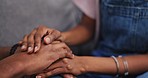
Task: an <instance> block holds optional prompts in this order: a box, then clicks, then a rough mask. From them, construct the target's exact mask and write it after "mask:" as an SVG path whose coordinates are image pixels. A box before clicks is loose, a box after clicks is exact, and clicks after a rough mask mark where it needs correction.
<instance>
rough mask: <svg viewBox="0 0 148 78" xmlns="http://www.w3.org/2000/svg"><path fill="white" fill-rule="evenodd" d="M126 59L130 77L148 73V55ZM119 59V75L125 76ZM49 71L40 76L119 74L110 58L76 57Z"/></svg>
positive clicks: (53, 66)
mask: <svg viewBox="0 0 148 78" xmlns="http://www.w3.org/2000/svg"><path fill="white" fill-rule="evenodd" d="M124 58H125V59H126V60H127V62H128V71H129V75H134V74H140V73H144V72H147V71H148V67H147V66H148V60H147V59H148V54H145V55H133V56H126V57H124ZM117 59H118V61H119V65H120V66H119V73H120V74H124V73H125V68H124V65H123V61H122V60H121V58H117ZM86 60H87V62H86ZM137 62H138V63H137ZM60 67H61V68H60ZM48 71H49V72H47V73H42V74H40V76H43V77H46V76H51V75H54V74H61V73H71V74H73V75H80V74H82V73H87V72H91V73H98V74H111V75H115V74H117V67H116V63H115V62H114V60H113V59H112V58H110V57H89V56H75V58H74V59H63V60H61V61H59V62H57V63H55V64H53V65H52V66H50V67H49V68H48ZM45 74H46V76H45Z"/></svg>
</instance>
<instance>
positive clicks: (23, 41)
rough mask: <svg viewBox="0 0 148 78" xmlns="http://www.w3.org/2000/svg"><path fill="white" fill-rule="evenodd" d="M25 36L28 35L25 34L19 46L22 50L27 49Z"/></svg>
mask: <svg viewBox="0 0 148 78" xmlns="http://www.w3.org/2000/svg"><path fill="white" fill-rule="evenodd" d="M27 37H28V35H25V36H24V38H23V40H22V46H21V50H22V51H26V50H27Z"/></svg>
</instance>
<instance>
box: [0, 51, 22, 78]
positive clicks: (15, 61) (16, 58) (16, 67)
mask: <svg viewBox="0 0 148 78" xmlns="http://www.w3.org/2000/svg"><path fill="white" fill-rule="evenodd" d="M22 54H23V53H22ZM22 54H15V55H12V56H10V57H7V58H5V59H3V60H1V61H0V69H1V71H0V76H1V77H2V78H20V77H21V76H23V71H24V68H25V64H24V63H23V62H22V61H20V58H23V57H22Z"/></svg>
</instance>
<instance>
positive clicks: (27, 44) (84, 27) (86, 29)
mask: <svg viewBox="0 0 148 78" xmlns="http://www.w3.org/2000/svg"><path fill="white" fill-rule="evenodd" d="M94 28H95V20H93V19H91V18H89V17H87V16H86V15H84V16H83V18H82V21H81V22H80V24H79V25H78V26H77V27H75V28H73V29H71V30H69V31H67V32H60V31H58V30H54V29H50V28H47V27H46V26H43V25H41V26H39V27H38V28H36V29H34V30H33V31H32V32H31V33H30V34H29V35H26V36H24V38H23V40H22V41H20V44H22V47H21V48H22V50H27V51H28V52H29V53H33V52H37V51H38V50H39V49H40V47H41V41H42V40H43V41H44V43H45V44H50V43H51V42H53V41H54V40H60V41H63V42H65V43H67V44H68V45H76V44H80V43H84V42H86V41H88V40H89V39H90V38H92V36H93V34H94ZM80 33H81V34H83V36H82V35H80ZM78 34H79V35H78Z"/></svg>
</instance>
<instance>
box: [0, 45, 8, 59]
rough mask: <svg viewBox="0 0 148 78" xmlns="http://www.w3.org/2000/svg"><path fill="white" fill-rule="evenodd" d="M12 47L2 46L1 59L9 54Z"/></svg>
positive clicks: (0, 48) (0, 50)
mask: <svg viewBox="0 0 148 78" xmlns="http://www.w3.org/2000/svg"><path fill="white" fill-rule="evenodd" d="M9 52H10V47H0V60H2V59H3V58H5V57H7V56H9Z"/></svg>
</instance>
